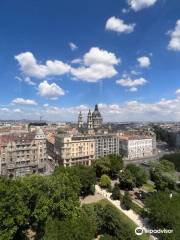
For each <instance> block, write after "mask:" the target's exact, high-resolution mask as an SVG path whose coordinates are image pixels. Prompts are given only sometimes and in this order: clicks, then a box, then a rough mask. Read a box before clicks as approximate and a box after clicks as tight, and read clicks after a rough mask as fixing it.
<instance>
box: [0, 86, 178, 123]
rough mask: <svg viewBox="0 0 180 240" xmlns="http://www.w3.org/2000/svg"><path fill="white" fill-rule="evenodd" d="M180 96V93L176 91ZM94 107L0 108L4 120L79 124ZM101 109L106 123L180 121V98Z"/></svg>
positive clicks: (127, 103) (135, 102)
mask: <svg viewBox="0 0 180 240" xmlns="http://www.w3.org/2000/svg"><path fill="white" fill-rule="evenodd" d="M176 92H177V93H178V94H179V93H180V91H178V89H177V91H176ZM89 108H91V109H93V108H94V106H88V105H85V104H82V105H80V106H71V107H56V106H48V105H46V106H44V105H43V106H42V107H41V106H37V107H36V108H31V109H29V108H27V109H25V108H24V107H23V111H22V110H20V111H21V112H20V114H19V111H18V110H16V109H17V108H15V109H13V108H9V111H6V110H5V111H3V109H2V108H0V118H1V119H23V118H24V119H31V120H35V119H37V120H39V117H40V116H43V118H44V119H46V120H51V121H76V122H77V117H78V113H79V111H80V110H81V111H82V113H83V116H84V117H85V116H86V115H87V112H88V109H89ZM99 109H100V111H101V113H102V116H103V118H104V121H105V122H106V121H112V122H123V121H179V119H180V98H179V97H178V96H177V97H176V98H173V99H160V100H159V101H157V102H152V103H147V102H140V101H136V100H131V101H127V102H124V103H121V104H117V103H112V104H106V103H99Z"/></svg>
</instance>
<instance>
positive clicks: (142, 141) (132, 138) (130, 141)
mask: <svg viewBox="0 0 180 240" xmlns="http://www.w3.org/2000/svg"><path fill="white" fill-rule="evenodd" d="M119 152H120V153H122V155H123V156H124V160H136V159H145V158H148V157H152V156H153V154H154V139H153V137H151V136H142V135H131V134H130V135H128V134H125V135H119Z"/></svg>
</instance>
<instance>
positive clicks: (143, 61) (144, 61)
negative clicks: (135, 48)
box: [137, 56, 151, 68]
mask: <svg viewBox="0 0 180 240" xmlns="http://www.w3.org/2000/svg"><path fill="white" fill-rule="evenodd" d="M137 61H138V62H139V66H140V67H142V68H148V67H149V66H150V65H151V61H150V59H149V57H146V56H142V57H139V58H137Z"/></svg>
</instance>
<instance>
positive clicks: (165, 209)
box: [145, 192, 180, 240]
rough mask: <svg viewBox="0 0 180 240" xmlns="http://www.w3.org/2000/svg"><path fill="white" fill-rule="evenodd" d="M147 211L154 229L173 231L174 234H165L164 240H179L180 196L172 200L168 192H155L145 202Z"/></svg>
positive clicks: (174, 196)
mask: <svg viewBox="0 0 180 240" xmlns="http://www.w3.org/2000/svg"><path fill="white" fill-rule="evenodd" d="M145 209H146V211H147V214H148V217H149V219H150V221H151V224H152V225H153V227H155V228H156V229H159V228H160V229H164V228H166V229H173V234H166V235H165V234H164V235H163V237H164V238H163V239H175V240H178V239H179V236H180V194H173V195H172V198H170V195H169V193H167V192H154V193H152V194H151V195H150V196H149V197H148V198H147V199H146V200H145ZM168 235H169V236H168ZM166 237H167V238H166Z"/></svg>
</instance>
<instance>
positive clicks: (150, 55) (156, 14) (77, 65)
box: [0, 0, 180, 121]
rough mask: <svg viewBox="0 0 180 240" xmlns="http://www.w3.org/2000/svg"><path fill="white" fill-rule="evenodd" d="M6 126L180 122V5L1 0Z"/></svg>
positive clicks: (0, 78)
mask: <svg viewBox="0 0 180 240" xmlns="http://www.w3.org/2000/svg"><path fill="white" fill-rule="evenodd" d="M0 91H1V92H0V119H22V118H26V119H39V118H40V116H43V119H45V120H60V121H65V120H67V121H69V120H75V119H76V117H77V114H78V112H79V111H80V110H82V111H83V113H84V115H85V114H86V113H87V111H88V109H89V108H91V109H92V108H93V106H94V104H96V103H98V104H99V108H100V110H101V111H102V113H103V116H104V119H105V121H140V120H142V121H160V120H162V121H165V120H176V121H180V3H179V0H172V1H170V0H113V1H112V0H98V1H97V0H76V1H73V0H61V1H59V0H31V1H24V0H14V1H12V0H6V1H0Z"/></svg>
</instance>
